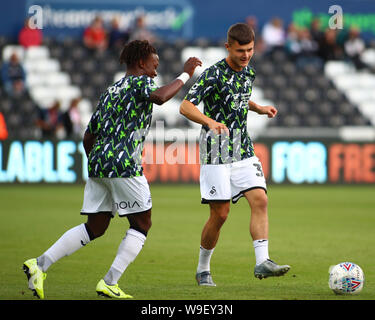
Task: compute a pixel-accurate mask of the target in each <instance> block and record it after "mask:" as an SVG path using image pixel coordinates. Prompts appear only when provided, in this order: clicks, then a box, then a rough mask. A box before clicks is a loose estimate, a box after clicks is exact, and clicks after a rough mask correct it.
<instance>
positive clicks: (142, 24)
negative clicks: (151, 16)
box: [129, 15, 157, 43]
mask: <svg viewBox="0 0 375 320" xmlns="http://www.w3.org/2000/svg"><path fill="white" fill-rule="evenodd" d="M129 40H148V41H149V42H150V43H154V42H155V41H156V40H157V38H156V35H155V34H154V33H152V32H151V31H150V30H148V28H147V26H146V20H145V17H144V16H143V15H142V16H138V17H137V19H136V20H135V28H134V30H132V33H131V36H130V39H129Z"/></svg>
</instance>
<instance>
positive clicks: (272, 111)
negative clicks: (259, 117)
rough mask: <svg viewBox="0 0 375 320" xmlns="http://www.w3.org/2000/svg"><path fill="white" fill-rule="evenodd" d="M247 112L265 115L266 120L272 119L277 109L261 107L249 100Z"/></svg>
mask: <svg viewBox="0 0 375 320" xmlns="http://www.w3.org/2000/svg"><path fill="white" fill-rule="evenodd" d="M249 110H251V111H254V112H256V113H257V114H266V115H267V116H268V118H274V117H275V116H276V114H277V109H276V108H275V107H274V106H261V105H259V104H257V103H255V102H254V101H250V100H249Z"/></svg>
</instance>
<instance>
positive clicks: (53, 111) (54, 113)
mask: <svg viewBox="0 0 375 320" xmlns="http://www.w3.org/2000/svg"><path fill="white" fill-rule="evenodd" d="M36 125H37V126H38V127H39V128H40V129H41V130H42V137H43V138H56V137H58V131H59V130H61V129H63V122H62V113H61V111H60V102H58V101H56V102H55V103H54V104H53V105H52V107H51V108H48V109H39V118H38V119H37V123H36Z"/></svg>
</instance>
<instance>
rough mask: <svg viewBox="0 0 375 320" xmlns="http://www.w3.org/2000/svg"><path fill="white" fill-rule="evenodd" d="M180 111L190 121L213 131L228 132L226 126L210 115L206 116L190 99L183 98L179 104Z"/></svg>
mask: <svg viewBox="0 0 375 320" xmlns="http://www.w3.org/2000/svg"><path fill="white" fill-rule="evenodd" d="M180 113H181V114H182V115H183V116H185V117H186V118H188V119H189V120H191V121H194V122H196V123H199V124H201V125H204V126H207V127H208V128H209V129H210V130H212V131H213V132H214V133H219V134H220V133H223V132H226V133H227V134H229V130H228V128H227V126H226V125H225V124H223V123H220V122H217V121H215V120H213V119H211V118H210V117H207V116H206V115H204V114H203V113H202V112H200V111H199V109H198V108H197V107H196V106H195V105H194V104H193V103H191V102H190V101H188V100H184V101H182V103H181V106H180Z"/></svg>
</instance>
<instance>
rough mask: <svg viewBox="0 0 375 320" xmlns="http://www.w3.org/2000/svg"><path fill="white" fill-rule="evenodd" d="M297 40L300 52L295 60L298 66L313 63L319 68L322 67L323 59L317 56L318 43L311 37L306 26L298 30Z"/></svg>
mask: <svg viewBox="0 0 375 320" xmlns="http://www.w3.org/2000/svg"><path fill="white" fill-rule="evenodd" d="M298 40H299V43H300V46H301V54H300V56H299V57H298V61H297V64H298V66H299V67H303V66H304V65H306V64H314V65H316V66H317V67H319V68H320V67H322V65H323V61H322V60H321V59H320V58H319V57H318V51H319V44H318V43H317V42H316V41H315V40H314V39H313V38H312V35H311V33H310V30H309V29H307V28H302V29H301V30H299V32H298Z"/></svg>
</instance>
